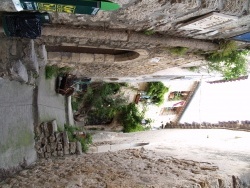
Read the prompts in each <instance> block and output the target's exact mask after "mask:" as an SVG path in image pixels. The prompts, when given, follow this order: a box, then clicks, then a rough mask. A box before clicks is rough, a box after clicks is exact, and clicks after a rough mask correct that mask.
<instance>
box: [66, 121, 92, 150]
mask: <svg viewBox="0 0 250 188" xmlns="http://www.w3.org/2000/svg"><path fill="white" fill-rule="evenodd" d="M64 127H65V131H67V133H68V138H69V141H70V142H77V141H79V142H80V143H81V146H82V151H83V152H87V151H88V149H89V144H92V136H91V134H89V133H86V135H85V137H82V136H79V135H78V134H76V133H77V132H78V131H80V129H79V128H78V127H75V126H70V125H66V124H65V125H64Z"/></svg>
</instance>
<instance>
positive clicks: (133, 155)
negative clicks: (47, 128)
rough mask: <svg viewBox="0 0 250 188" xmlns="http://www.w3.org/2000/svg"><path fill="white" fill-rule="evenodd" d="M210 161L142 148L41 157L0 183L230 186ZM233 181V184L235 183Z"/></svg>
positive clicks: (230, 181) (229, 180) (121, 187)
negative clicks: (195, 159)
mask: <svg viewBox="0 0 250 188" xmlns="http://www.w3.org/2000/svg"><path fill="white" fill-rule="evenodd" d="M233 179H234V180H237V179H235V178H234V177H232V176H225V175H220V174H219V173H218V167H216V166H213V165H212V164H210V163H199V162H195V161H188V160H180V159H176V158H172V157H169V156H166V155H164V154H160V153H156V152H153V151H150V150H145V149H143V148H142V149H132V150H123V151H118V152H107V153H95V154H86V155H83V156H78V157H76V156H70V157H66V158H60V159H59V160H53V159H52V160H51V159H50V160H47V161H46V160H42V161H39V162H38V163H37V165H36V166H33V167H31V168H30V169H27V170H24V171H22V172H20V173H19V174H18V175H16V176H15V177H13V178H9V179H7V180H6V181H5V182H4V183H2V184H0V187H1V188H7V187H19V188H21V187H25V188H26V187H50V188H51V187H72V188H73V187H84V188H88V187H89V188H90V187H92V188H95V187H100V188H101V187H106V188H128V187H134V188H142V187H151V188H153V187H154V188H158V187H159V188H160V187H164V188H165V187H175V188H178V187H194V188H195V187H197V188H199V187H202V188H205V187H220V188H222V187H225V188H226V187H227V188H228V187H233ZM235 185H236V184H235Z"/></svg>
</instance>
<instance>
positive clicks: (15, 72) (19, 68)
mask: <svg viewBox="0 0 250 188" xmlns="http://www.w3.org/2000/svg"><path fill="white" fill-rule="evenodd" d="M10 74H11V77H12V78H13V79H14V80H17V81H20V82H25V83H26V82H28V72H27V69H26V67H25V66H24V64H23V63H22V62H21V61H20V60H18V61H16V62H13V63H12V67H11V68H10Z"/></svg>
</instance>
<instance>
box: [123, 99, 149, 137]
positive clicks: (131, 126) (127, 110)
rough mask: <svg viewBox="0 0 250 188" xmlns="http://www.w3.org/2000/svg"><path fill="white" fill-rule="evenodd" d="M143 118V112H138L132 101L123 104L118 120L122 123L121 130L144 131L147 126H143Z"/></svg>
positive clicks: (126, 131) (127, 131)
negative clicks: (125, 104)
mask: <svg viewBox="0 0 250 188" xmlns="http://www.w3.org/2000/svg"><path fill="white" fill-rule="evenodd" d="M143 119H144V113H143V112H139V110H138V108H137V107H136V105H135V104H134V103H130V104H129V105H127V106H123V108H122V109H121V113H120V117H119V121H120V122H121V124H122V125H123V132H125V133H129V132H137V131H144V130H146V129H147V128H145V127H143V126H142V124H141V122H142V120H143Z"/></svg>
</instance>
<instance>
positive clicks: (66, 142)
mask: <svg viewBox="0 0 250 188" xmlns="http://www.w3.org/2000/svg"><path fill="white" fill-rule="evenodd" d="M68 143H69V137H68V133H67V132H66V131H64V132H63V144H64V145H66V144H68Z"/></svg>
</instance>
